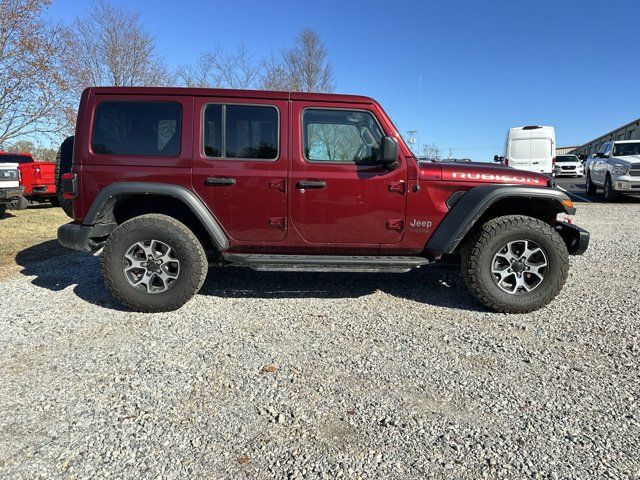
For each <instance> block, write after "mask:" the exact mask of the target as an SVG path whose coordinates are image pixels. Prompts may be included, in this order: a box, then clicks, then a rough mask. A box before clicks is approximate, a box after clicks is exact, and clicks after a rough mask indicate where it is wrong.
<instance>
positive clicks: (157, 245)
mask: <svg viewBox="0 0 640 480" xmlns="http://www.w3.org/2000/svg"><path fill="white" fill-rule="evenodd" d="M122 268H123V272H124V274H125V277H126V279H127V281H128V282H129V283H130V284H131V285H132V286H133V287H134V288H135V289H137V290H139V291H141V292H144V293H149V294H157V293H163V292H165V291H166V290H168V289H169V288H170V287H171V286H172V285H173V284H174V283H175V282H176V281H177V279H178V276H179V275H180V260H179V259H178V258H176V257H175V256H174V255H173V249H172V248H171V247H170V246H169V245H167V244H166V243H164V242H162V241H160V240H153V239H152V240H147V241H144V242H136V243H135V244H133V245H132V246H131V247H130V248H129V249H128V250H127V252H126V253H125V254H124V259H123V267H122Z"/></svg>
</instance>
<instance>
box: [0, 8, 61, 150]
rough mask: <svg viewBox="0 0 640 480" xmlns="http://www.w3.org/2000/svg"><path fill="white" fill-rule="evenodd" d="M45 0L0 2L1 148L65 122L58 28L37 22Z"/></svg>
mask: <svg viewBox="0 0 640 480" xmlns="http://www.w3.org/2000/svg"><path fill="white" fill-rule="evenodd" d="M49 3H50V0H0V147H1V146H3V145H6V144H7V142H9V141H12V140H15V139H17V138H19V137H25V136H33V135H36V136H47V135H53V134H55V133H58V132H60V131H62V130H63V129H65V128H66V127H67V125H68V112H67V110H66V108H65V106H66V105H67V104H66V100H67V99H66V96H65V93H64V92H65V90H66V88H67V84H66V82H65V80H64V77H63V75H61V71H60V70H61V69H60V65H59V63H58V56H57V54H58V53H59V52H60V51H62V50H64V43H63V41H62V40H63V38H62V29H61V28H60V27H58V26H50V25H48V24H46V23H45V22H44V21H43V20H42V12H43V10H44V9H45V8H46V7H48V6H49Z"/></svg>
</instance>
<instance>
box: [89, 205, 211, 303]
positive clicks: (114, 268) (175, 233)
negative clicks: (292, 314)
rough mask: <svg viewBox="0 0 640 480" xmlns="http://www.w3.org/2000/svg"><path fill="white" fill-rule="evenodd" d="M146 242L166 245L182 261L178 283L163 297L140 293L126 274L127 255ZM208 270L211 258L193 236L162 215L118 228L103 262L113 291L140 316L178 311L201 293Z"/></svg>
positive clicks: (174, 220) (107, 282) (144, 218)
mask: <svg viewBox="0 0 640 480" xmlns="http://www.w3.org/2000/svg"><path fill="white" fill-rule="evenodd" d="M146 240H159V241H161V242H164V243H166V244H167V245H169V246H170V247H171V248H172V249H173V252H174V254H175V256H176V257H177V258H178V260H179V261H180V273H179V275H178V279H177V280H176V281H175V284H173V285H172V286H171V287H170V288H169V289H168V290H166V291H165V292H163V293H158V294H150V293H144V292H141V291H139V290H136V288H134V287H133V286H132V285H131V284H130V283H129V281H128V280H127V278H126V276H125V273H124V269H123V265H124V255H125V253H126V252H127V250H128V249H129V248H130V247H131V246H132V245H134V244H135V243H136V242H143V241H146ZM207 268H208V262H207V256H206V254H205V252H204V249H203V248H202V244H201V243H200V241H199V240H198V239H197V238H196V236H195V235H194V234H193V232H192V231H191V230H190V229H189V228H188V227H187V226H185V225H184V224H183V223H181V222H179V221H178V220H176V219H175V218H173V217H169V216H167V215H161V214H147V215H141V216H139V217H134V218H132V219H131V220H128V221H126V222H124V223H123V224H122V225H120V226H118V228H116V229H115V231H114V232H113V233H112V234H111V236H110V237H109V238H108V239H107V242H106V244H105V247H104V251H103V252H102V261H101V270H102V276H103V278H104V282H105V284H106V286H107V288H108V289H109V291H110V292H111V293H112V294H113V296H114V297H115V298H116V299H118V300H119V301H120V302H121V303H122V304H123V305H125V306H126V307H128V308H130V309H132V310H135V311H139V312H167V311H171V310H177V309H178V308H180V307H181V306H183V305H184V304H185V303H186V302H187V301H188V300H189V299H190V298H191V297H193V296H194V295H195V294H196V293H197V292H198V290H200V288H201V287H202V284H203V283H204V281H205V278H206V276H207Z"/></svg>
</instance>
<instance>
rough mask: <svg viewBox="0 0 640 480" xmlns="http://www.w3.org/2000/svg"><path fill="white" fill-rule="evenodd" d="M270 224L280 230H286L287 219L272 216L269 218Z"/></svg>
mask: <svg viewBox="0 0 640 480" xmlns="http://www.w3.org/2000/svg"><path fill="white" fill-rule="evenodd" d="M269 226H270V227H273V228H277V229H278V230H286V229H287V219H286V217H271V218H270V219H269Z"/></svg>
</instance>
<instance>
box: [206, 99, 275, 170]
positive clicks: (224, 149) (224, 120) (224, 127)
mask: <svg viewBox="0 0 640 480" xmlns="http://www.w3.org/2000/svg"><path fill="white" fill-rule="evenodd" d="M209 105H220V106H222V129H221V130H222V156H220V157H210V156H208V155H207V154H206V152H205V151H204V147H205V144H204V142H205V132H204V115H205V110H206V109H207V107H208V106H209ZM227 105H231V106H239V107H265V108H273V109H274V110H275V111H276V115H277V118H278V123H277V135H276V147H277V155H276V157H275V158H236V157H227V156H226V154H227ZM280 131H281V122H280V109H279V108H278V106H277V105H273V104H271V103H234V102H207V103H205V104H203V105H202V110H201V112H200V135H201V136H202V138H201V141H200V154H201V155H202V157H203V158H206V159H207V160H223V161H236V162H277V161H278V160H280Z"/></svg>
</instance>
